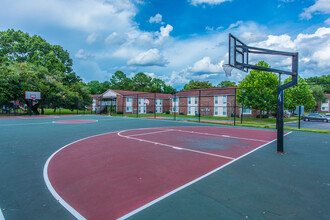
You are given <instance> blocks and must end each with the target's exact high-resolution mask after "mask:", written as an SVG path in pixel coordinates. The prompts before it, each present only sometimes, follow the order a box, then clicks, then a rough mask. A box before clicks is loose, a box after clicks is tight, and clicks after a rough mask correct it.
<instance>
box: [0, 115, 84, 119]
mask: <svg viewBox="0 0 330 220" xmlns="http://www.w3.org/2000/svg"><path fill="white" fill-rule="evenodd" d="M77 116H79V115H38V116H3V117H0V119H38V118H66V117H77Z"/></svg>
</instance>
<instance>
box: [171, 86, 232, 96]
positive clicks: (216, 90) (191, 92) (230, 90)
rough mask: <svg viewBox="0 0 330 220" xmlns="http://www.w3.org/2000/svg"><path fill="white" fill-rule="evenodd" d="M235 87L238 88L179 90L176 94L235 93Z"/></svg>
mask: <svg viewBox="0 0 330 220" xmlns="http://www.w3.org/2000/svg"><path fill="white" fill-rule="evenodd" d="M235 89H237V87H225V88H207V89H189V90H183V91H180V92H178V93H177V94H176V96H177V97H186V96H199V95H201V96H214V95H235Z"/></svg>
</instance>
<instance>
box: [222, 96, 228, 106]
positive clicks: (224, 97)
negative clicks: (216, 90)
mask: <svg viewBox="0 0 330 220" xmlns="http://www.w3.org/2000/svg"><path fill="white" fill-rule="evenodd" d="M222 103H223V104H226V103H227V96H226V95H225V96H222Z"/></svg>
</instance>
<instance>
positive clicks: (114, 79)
mask: <svg viewBox="0 0 330 220" xmlns="http://www.w3.org/2000/svg"><path fill="white" fill-rule="evenodd" d="M110 88H111V89H120V90H132V89H133V88H132V80H131V79H130V78H128V77H127V76H126V74H125V73H123V72H122V71H116V72H115V73H114V74H113V75H112V76H111V78H110Z"/></svg>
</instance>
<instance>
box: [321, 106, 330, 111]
mask: <svg viewBox="0 0 330 220" xmlns="http://www.w3.org/2000/svg"><path fill="white" fill-rule="evenodd" d="M321 111H329V108H328V107H322V108H321Z"/></svg>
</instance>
